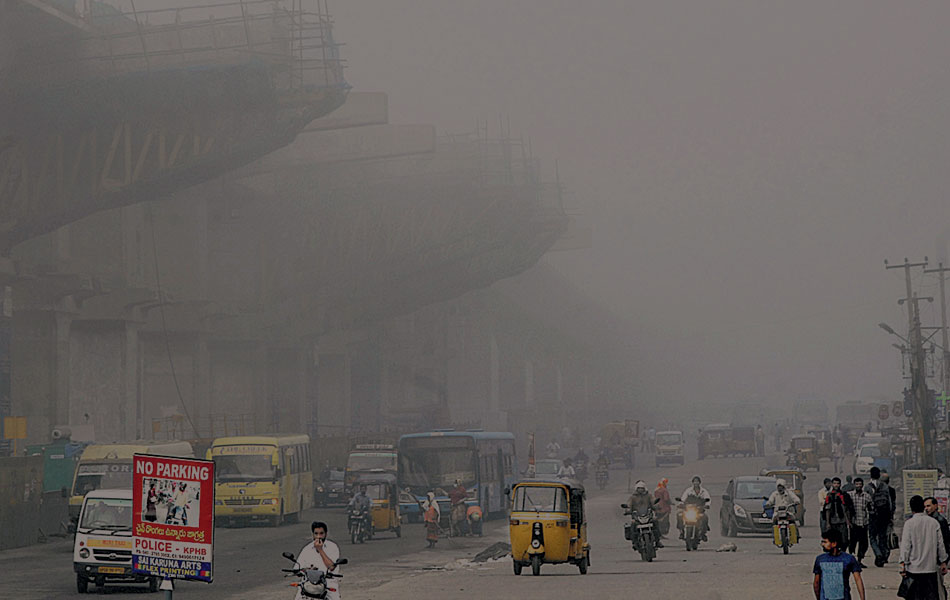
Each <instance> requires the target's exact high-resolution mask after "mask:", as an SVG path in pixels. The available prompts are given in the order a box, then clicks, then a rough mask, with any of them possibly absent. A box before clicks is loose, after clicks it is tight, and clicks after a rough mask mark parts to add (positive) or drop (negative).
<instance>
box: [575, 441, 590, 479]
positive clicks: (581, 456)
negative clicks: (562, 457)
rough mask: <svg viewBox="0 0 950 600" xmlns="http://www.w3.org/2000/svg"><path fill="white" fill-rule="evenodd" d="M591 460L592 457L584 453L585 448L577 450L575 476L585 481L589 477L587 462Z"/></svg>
mask: <svg viewBox="0 0 950 600" xmlns="http://www.w3.org/2000/svg"><path fill="white" fill-rule="evenodd" d="M589 460H590V457H588V456H587V453H586V452H584V449H583V448H578V449H577V454H575V455H574V465H575V467H574V469H575V474H576V476H577V478H578V479H580V480H582V481H583V480H584V479H585V477H586V475H587V462H588V461H589Z"/></svg>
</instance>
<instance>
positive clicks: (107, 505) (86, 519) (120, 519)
mask: <svg viewBox="0 0 950 600" xmlns="http://www.w3.org/2000/svg"><path fill="white" fill-rule="evenodd" d="M79 528H80V529H132V500H129V499H125V498H97V499H95V500H92V499H90V500H89V502H87V503H86V509H85V510H84V511H83V513H82V521H81V522H80V523H79Z"/></svg>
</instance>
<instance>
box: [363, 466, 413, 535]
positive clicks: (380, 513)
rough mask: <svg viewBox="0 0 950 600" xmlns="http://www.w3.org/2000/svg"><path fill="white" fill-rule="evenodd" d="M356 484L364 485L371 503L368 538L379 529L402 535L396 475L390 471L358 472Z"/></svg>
mask: <svg viewBox="0 0 950 600" xmlns="http://www.w3.org/2000/svg"><path fill="white" fill-rule="evenodd" d="M356 485H358V486H360V485H365V486H366V495H367V496H369V499H370V501H371V503H372V506H371V507H370V517H371V518H372V527H370V538H372V537H373V536H374V535H376V534H377V533H379V532H380V531H391V532H393V533H395V534H396V537H401V536H402V526H401V523H400V514H399V488H398V486H397V485H396V476H395V475H393V474H392V473H384V472H379V473H376V472H373V473H360V474H359V476H358V477H357V479H356Z"/></svg>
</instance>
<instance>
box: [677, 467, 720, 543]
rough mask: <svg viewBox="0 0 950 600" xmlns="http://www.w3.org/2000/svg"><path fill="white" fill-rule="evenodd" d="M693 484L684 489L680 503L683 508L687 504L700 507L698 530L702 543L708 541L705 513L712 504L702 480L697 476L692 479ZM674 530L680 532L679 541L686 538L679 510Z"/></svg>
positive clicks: (707, 523) (707, 519) (681, 514)
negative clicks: (700, 532)
mask: <svg viewBox="0 0 950 600" xmlns="http://www.w3.org/2000/svg"><path fill="white" fill-rule="evenodd" d="M692 483H693V484H692V485H691V486H690V487H688V488H686V490H685V491H684V492H683V494H682V495H681V496H680V503H681V504H682V505H683V506H685V505H687V504H695V505H697V506H702V508H703V514H702V515H700V517H699V520H700V530H701V531H702V532H703V541H704V542H706V541H709V540H708V539H707V537H706V532H707V531H709V518H708V517H707V516H706V511H708V510H709V504H710V503H711V502H712V497H711V496H710V495H709V490H707V489H706V488H704V487H703V480H702V479H700V478H699V475H695V476H694V477H693V482H692ZM676 528H677V529H679V530H680V539H681V540H682V539H685V537H686V533H685V531H686V527H685V525H684V524H683V511H682V510H680V511H679V512H678V513H677V515H676Z"/></svg>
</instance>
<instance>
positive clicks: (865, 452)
mask: <svg viewBox="0 0 950 600" xmlns="http://www.w3.org/2000/svg"><path fill="white" fill-rule="evenodd" d="M881 456H883V453H882V452H881V447H880V446H879V445H878V444H864V445H863V446H861V448H859V449H858V451H857V452H856V453H855V455H854V474H855V475H867V474H868V473H870V472H871V467H873V466H874V459H875V458H880V457H881Z"/></svg>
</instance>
